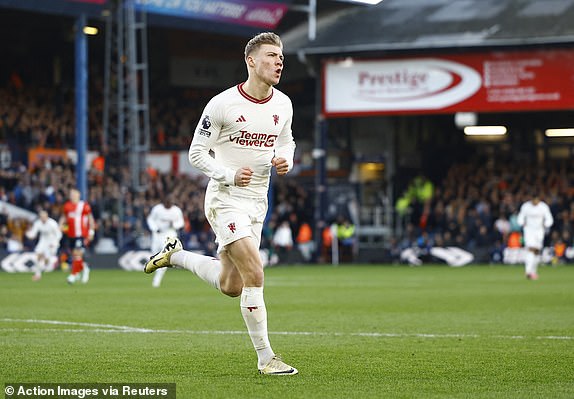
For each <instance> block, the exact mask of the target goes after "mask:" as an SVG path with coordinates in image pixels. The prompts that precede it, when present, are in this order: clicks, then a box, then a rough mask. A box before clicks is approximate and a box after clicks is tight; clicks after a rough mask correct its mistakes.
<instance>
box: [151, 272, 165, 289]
mask: <svg viewBox="0 0 574 399" xmlns="http://www.w3.org/2000/svg"><path fill="white" fill-rule="evenodd" d="M165 272H167V267H162V268H161V269H157V270H156V271H155V273H154V274H153V280H152V282H151V285H152V287H156V288H157V287H159V286H160V285H161V281H162V280H163V276H164V275H165Z"/></svg>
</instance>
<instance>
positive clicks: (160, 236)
mask: <svg viewBox="0 0 574 399" xmlns="http://www.w3.org/2000/svg"><path fill="white" fill-rule="evenodd" d="M146 221H147V225H148V227H149V229H150V230H151V251H152V252H153V253H157V252H160V251H161V250H162V249H163V246H164V245H165V240H166V239H167V238H168V237H177V236H178V230H180V229H182V228H183V226H184V225H185V220H184V219H183V212H182V211H181V208H180V207H178V206H176V205H174V204H173V201H172V199H171V197H170V196H169V195H168V196H166V197H165V198H164V199H163V201H162V202H161V203H159V204H157V205H155V206H154V207H153V208H151V211H150V213H149V215H148V216H147V218H146ZM166 271H167V269H166V268H161V269H158V270H157V271H156V273H155V274H154V276H153V281H152V286H153V287H155V288H158V287H159V286H160V285H161V281H162V280H163V276H164V274H165V272H166Z"/></svg>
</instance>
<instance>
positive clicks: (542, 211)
mask: <svg viewBox="0 0 574 399" xmlns="http://www.w3.org/2000/svg"><path fill="white" fill-rule="evenodd" d="M517 222H518V224H519V225H521V226H522V227H523V228H524V229H525V230H542V231H544V229H547V228H549V227H551V226H552V225H553V224H554V218H553V217H552V212H550V208H549V207H548V205H547V204H546V203H545V202H544V201H540V202H538V204H536V205H534V204H533V203H532V201H527V202H525V203H524V204H522V206H521V207H520V212H519V213H518V218H517Z"/></svg>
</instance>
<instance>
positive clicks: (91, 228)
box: [88, 211, 96, 241]
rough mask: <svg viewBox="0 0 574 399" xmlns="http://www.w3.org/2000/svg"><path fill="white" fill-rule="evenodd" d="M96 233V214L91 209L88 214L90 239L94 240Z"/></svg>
mask: <svg viewBox="0 0 574 399" xmlns="http://www.w3.org/2000/svg"><path fill="white" fill-rule="evenodd" d="M95 235H96V221H95V219H94V215H93V214H92V212H91V211H90V213H89V214H88V240H90V241H92V240H93V239H94V236H95Z"/></svg>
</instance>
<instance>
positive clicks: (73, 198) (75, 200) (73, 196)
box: [70, 190, 80, 204]
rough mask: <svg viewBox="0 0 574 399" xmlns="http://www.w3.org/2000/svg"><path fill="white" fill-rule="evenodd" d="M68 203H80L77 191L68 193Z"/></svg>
mask: <svg viewBox="0 0 574 399" xmlns="http://www.w3.org/2000/svg"><path fill="white" fill-rule="evenodd" d="M70 201H72V202H73V203H74V204H75V203H78V202H79V201H80V192H79V191H78V190H71V191H70Z"/></svg>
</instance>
